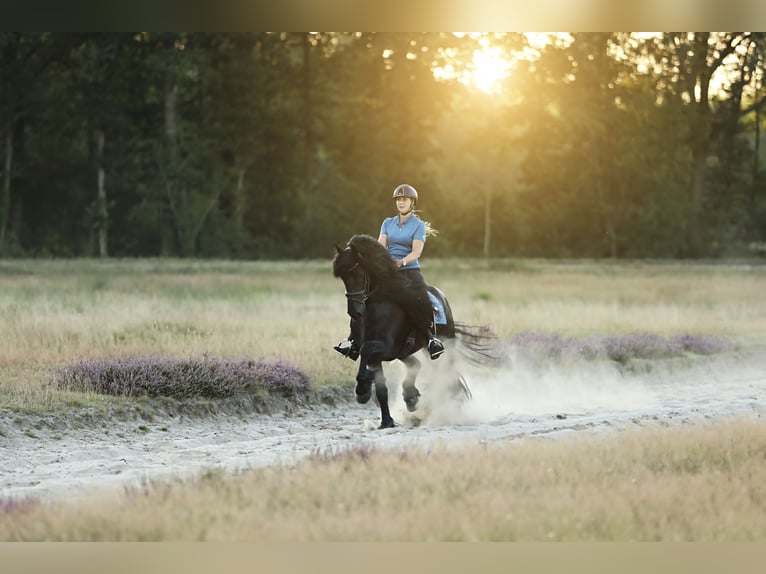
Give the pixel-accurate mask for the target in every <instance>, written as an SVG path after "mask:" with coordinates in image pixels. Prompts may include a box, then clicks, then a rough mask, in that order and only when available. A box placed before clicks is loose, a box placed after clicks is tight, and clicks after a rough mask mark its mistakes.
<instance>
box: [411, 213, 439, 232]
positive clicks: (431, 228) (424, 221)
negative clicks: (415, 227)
mask: <svg viewBox="0 0 766 574" xmlns="http://www.w3.org/2000/svg"><path fill="white" fill-rule="evenodd" d="M412 213H413V214H414V215H417V216H418V219H420V221H422V222H423V224H424V225H425V226H426V237H436V236H437V235H439V230H438V229H436V228H434V226H433V225H431V222H430V221H426V220H425V219H423V218H422V217H420V211H419V210H418V211H416V210H414V209H413V210H412Z"/></svg>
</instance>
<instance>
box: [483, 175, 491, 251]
mask: <svg viewBox="0 0 766 574" xmlns="http://www.w3.org/2000/svg"><path fill="white" fill-rule="evenodd" d="M491 239H492V188H491V187H490V186H487V193H486V194H485V196H484V257H489V248H490V241H491Z"/></svg>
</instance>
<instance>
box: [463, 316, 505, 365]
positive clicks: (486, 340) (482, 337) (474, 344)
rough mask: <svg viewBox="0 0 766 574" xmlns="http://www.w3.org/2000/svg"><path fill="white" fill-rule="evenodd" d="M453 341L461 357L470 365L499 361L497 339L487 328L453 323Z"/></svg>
mask: <svg viewBox="0 0 766 574" xmlns="http://www.w3.org/2000/svg"><path fill="white" fill-rule="evenodd" d="M454 325H455V340H456V341H457V342H458V347H459V348H460V349H461V351H463V353H462V354H463V355H464V356H465V357H466V358H467V359H468V360H469V361H471V362H472V363H474V364H477V365H486V364H488V363H496V362H497V361H499V360H500V356H499V355H498V353H497V345H496V344H497V337H496V336H495V334H494V333H493V332H492V330H491V329H490V328H489V327H486V326H475V325H466V324H465V323H454Z"/></svg>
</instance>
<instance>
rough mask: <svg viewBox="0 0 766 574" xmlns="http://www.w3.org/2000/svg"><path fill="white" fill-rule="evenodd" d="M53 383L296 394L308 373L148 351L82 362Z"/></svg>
mask: <svg viewBox="0 0 766 574" xmlns="http://www.w3.org/2000/svg"><path fill="white" fill-rule="evenodd" d="M53 384H54V386H56V387H57V388H59V389H62V390H71V391H91V392H96V393H101V394H109V395H124V396H141V395H145V396H165V397H174V398H189V397H204V398H223V397H228V396H231V395H234V394H237V393H243V392H264V391H265V392H266V393H269V394H280V395H283V396H286V397H295V396H298V395H300V394H301V393H303V392H305V391H306V390H307V389H308V387H309V378H308V376H307V375H306V374H305V373H304V372H303V371H301V370H300V369H298V368H296V367H293V366H292V365H289V364H287V363H284V362H282V361H277V362H268V361H265V360H263V359H258V360H252V359H239V360H224V359H215V358H211V357H208V356H203V357H202V358H190V359H178V358H172V357H157V356H144V357H129V358H102V359H93V360H84V361H79V362H77V363H75V364H72V365H70V366H68V367H66V368H64V369H62V370H61V371H59V372H57V373H56V374H55V375H54V380H53Z"/></svg>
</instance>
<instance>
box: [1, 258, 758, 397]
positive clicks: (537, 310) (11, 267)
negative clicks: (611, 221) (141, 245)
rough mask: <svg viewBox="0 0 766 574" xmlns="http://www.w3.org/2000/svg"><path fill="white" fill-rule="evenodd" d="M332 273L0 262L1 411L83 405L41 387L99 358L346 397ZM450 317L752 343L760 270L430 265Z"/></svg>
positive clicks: (339, 290)
mask: <svg viewBox="0 0 766 574" xmlns="http://www.w3.org/2000/svg"><path fill="white" fill-rule="evenodd" d="M331 255H332V253H331V250H330V253H328V259H327V260H326V261H305V262H234V261H186V260H165V259H158V260H110V261H95V260H57V261H27V260H20V261H17V260H14V261H0V324H2V327H3V328H2V331H1V332H0V407H11V408H21V409H33V410H45V409H49V408H56V407H57V406H62V405H67V404H71V403H79V402H82V401H83V400H85V401H87V400H88V397H87V396H84V395H81V394H78V395H74V394H71V393H65V392H60V391H56V390H53V389H51V388H50V387H49V386H47V385H46V384H45V381H46V380H47V378H48V376H49V374H50V372H51V371H52V370H55V369H59V368H63V367H65V366H67V365H69V364H71V363H73V362H77V361H82V360H88V359H99V358H103V357H133V356H141V355H161V356H168V357H176V358H189V357H198V356H202V355H203V354H208V355H210V356H213V357H216V358H220V359H235V360H239V359H258V358H263V359H267V360H282V361H285V362H287V363H289V364H292V365H295V366H296V367H297V368H300V369H302V370H304V371H305V372H306V373H308V375H309V377H310V378H311V380H312V381H313V382H314V383H315V384H317V385H327V384H344V383H348V382H349V379H350V372H349V368H348V367H349V364H348V363H347V361H343V360H342V359H340V358H339V357H338V356H337V355H336V354H335V353H334V352H333V351H332V350H331V346H332V344H334V343H335V342H337V341H338V340H339V339H341V338H342V337H344V336H345V335H346V334H347V332H348V319H347V317H346V314H345V299H344V297H343V286H342V284H341V282H340V281H339V280H337V279H335V278H333V277H332V274H331V271H330V258H331ZM424 266H425V274H426V277H427V279H428V280H429V281H430V282H432V283H434V284H436V285H438V286H439V287H441V288H442V289H443V290H444V291H445V293H446V294H447V296H448V298H449V300H450V302H451V305H452V307H453V311H454V314H455V317H456V318H457V319H458V320H460V321H462V322H466V323H473V324H489V325H491V326H492V328H493V329H494V331H495V332H496V333H497V334H498V335H499V336H500V337H504V338H511V337H513V336H515V335H518V334H520V333H524V332H528V331H534V332H539V331H548V332H555V333H561V334H562V335H563V336H566V337H571V336H575V335H583V336H585V335H590V334H594V333H613V334H625V333H633V332H650V333H654V334H657V335H660V336H668V337H672V336H675V335H678V334H683V333H696V334H703V335H704V334H709V335H718V336H724V337H730V338H734V339H736V340H737V341H739V342H740V343H742V344H749V343H757V342H758V341H760V340H762V338H763V335H764V334H765V333H764V332H765V331H766V298H764V297H763V293H764V292H766V268H764V267H754V266H746V265H701V264H668V263H655V264H652V263H635V262H633V263H601V262H579V263H571V262H543V261H511V260H507V261H491V262H486V261H482V260H426V261H424Z"/></svg>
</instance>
